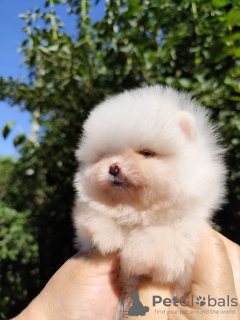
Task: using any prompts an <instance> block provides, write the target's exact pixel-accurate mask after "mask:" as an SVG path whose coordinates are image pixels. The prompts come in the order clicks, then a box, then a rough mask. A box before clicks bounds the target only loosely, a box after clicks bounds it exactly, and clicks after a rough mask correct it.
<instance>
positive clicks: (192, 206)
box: [73, 85, 226, 296]
mask: <svg viewBox="0 0 240 320" xmlns="http://www.w3.org/2000/svg"><path fill="white" fill-rule="evenodd" d="M76 156H77V159H78V161H79V162H80V164H81V165H80V168H79V171H78V172H77V173H76V176H75V187H76V189H77V191H78V196H77V199H76V204H75V208H74V212H73V217H74V224H75V227H76V233H77V238H78V239H79V243H80V246H81V247H82V250H84V251H88V250H89V249H90V248H91V247H92V246H95V247H97V248H98V250H99V251H100V252H101V253H102V254H107V253H110V252H115V251H118V254H119V256H120V261H121V270H122V273H123V277H125V279H126V278H128V279H129V278H131V279H133V278H134V277H135V276H141V275H148V276H150V277H152V279H153V281H156V282H163V283H170V284H172V285H174V287H175V294H176V295H177V296H180V295H181V294H186V293H188V289H189V284H190V282H191V267H192V264H193V262H194V256H195V254H196V251H197V245H198V241H199V237H200V234H201V231H202V230H203V229H204V228H205V226H206V224H207V223H210V219H211V217H212V215H213V212H214V210H216V209H217V208H219V206H220V204H221V203H222V201H223V198H224V184H225V172H226V171H225V167H224V164H223V161H222V149H221V147H220V146H219V144H218V135H217V134H216V132H215V129H214V128H213V127H212V126H211V125H210V124H209V119H208V115H207V112H206V110H205V109H203V108H201V107H199V106H197V105H196V103H195V102H194V101H193V100H191V98H190V97H188V96H187V95H185V94H183V93H178V92H177V91H175V90H174V89H172V88H169V87H166V88H165V87H161V86H158V85H156V86H152V87H145V88H141V89H136V90H131V91H126V92H124V93H121V94H119V95H116V96H114V97H112V98H110V99H107V100H105V101H104V102H103V103H101V104H100V105H98V106H97V107H96V108H95V109H94V110H93V111H92V112H91V113H90V115H89V117H88V119H87V121H86V122H85V124H84V132H83V136H82V139H81V142H80V145H79V148H78V150H77V152H76Z"/></svg>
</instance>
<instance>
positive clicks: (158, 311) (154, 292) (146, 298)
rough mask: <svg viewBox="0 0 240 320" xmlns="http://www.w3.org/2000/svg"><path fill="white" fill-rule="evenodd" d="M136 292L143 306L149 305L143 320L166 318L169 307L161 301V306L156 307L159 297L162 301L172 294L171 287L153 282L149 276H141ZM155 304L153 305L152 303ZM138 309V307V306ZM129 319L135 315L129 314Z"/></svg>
mask: <svg viewBox="0 0 240 320" xmlns="http://www.w3.org/2000/svg"><path fill="white" fill-rule="evenodd" d="M137 292H138V293H139V299H140V302H141V303H142V305H143V307H145V306H146V307H149V311H147V312H146V313H145V316H144V320H155V319H158V320H167V319H168V309H169V307H166V306H164V305H163V304H162V303H161V307H159V308H158V307H157V305H158V302H159V298H158V297H161V298H162V301H163V300H164V299H165V298H170V297H171V296H172V292H171V287H170V286H168V285H164V284H159V283H153V282H152V281H151V280H150V279H149V278H143V279H142V280H141V282H140V285H139V287H138V290H137ZM153 302H154V303H155V306H154V303H153ZM138 310H139V308H138ZM145 310H146V309H145ZM128 319H129V320H135V319H136V316H129V317H128Z"/></svg>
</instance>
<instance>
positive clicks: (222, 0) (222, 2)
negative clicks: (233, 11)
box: [212, 0, 231, 7]
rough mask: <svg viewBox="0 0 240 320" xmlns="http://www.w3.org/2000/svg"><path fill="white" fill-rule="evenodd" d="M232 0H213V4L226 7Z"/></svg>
mask: <svg viewBox="0 0 240 320" xmlns="http://www.w3.org/2000/svg"><path fill="white" fill-rule="evenodd" d="M230 2H231V1H230V0H212V4H213V5H214V6H216V7H225V6H226V5H228V4H229V3H230Z"/></svg>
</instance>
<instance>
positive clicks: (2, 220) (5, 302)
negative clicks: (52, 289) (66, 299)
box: [0, 201, 38, 317]
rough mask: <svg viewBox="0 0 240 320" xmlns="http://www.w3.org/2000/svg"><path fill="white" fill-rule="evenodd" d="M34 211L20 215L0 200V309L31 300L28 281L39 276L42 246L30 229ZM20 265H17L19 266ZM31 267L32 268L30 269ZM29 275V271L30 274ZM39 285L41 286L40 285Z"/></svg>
mask: <svg viewBox="0 0 240 320" xmlns="http://www.w3.org/2000/svg"><path fill="white" fill-rule="evenodd" d="M30 220H31V215H30V212H27V211H26V212H17V211H16V210H14V209H11V208H8V207H7V206H6V205H4V204H3V203H2V202H1V201H0V296H1V299H0V310H1V312H2V317H3V315H4V313H5V312H6V311H7V310H8V309H9V307H12V308H14V304H16V303H20V302H22V301H25V300H26V298H28V291H27V287H25V288H24V287H23V286H22V284H24V281H23V280H25V282H26V281H27V282H29V283H31V278H32V276H33V275H34V278H35V276H36V274H37V269H36V268H34V264H35V263H36V262H37V259H38V244H37V242H36V240H35V238H34V235H33V229H32V228H31V227H30V224H29V221H30ZM16 262H17V263H16ZM30 266H31V269H29V267H30ZM26 272H29V273H28V274H26ZM36 285H37V284H36Z"/></svg>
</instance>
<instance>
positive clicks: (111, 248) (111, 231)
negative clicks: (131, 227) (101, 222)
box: [93, 224, 123, 255]
mask: <svg viewBox="0 0 240 320" xmlns="http://www.w3.org/2000/svg"><path fill="white" fill-rule="evenodd" d="M93 244H94V245H95V246H96V247H97V248H98V250H99V251H100V252H101V253H102V254H103V255H105V254H108V253H112V252H115V251H117V250H119V249H120V248H121V247H122V244H123V235H122V233H121V231H120V230H119V229H118V228H117V227H116V226H115V225H114V224H111V225H109V224H107V225H106V226H105V227H103V226H102V228H101V230H100V229H99V230H98V231H96V232H94V233H93Z"/></svg>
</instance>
